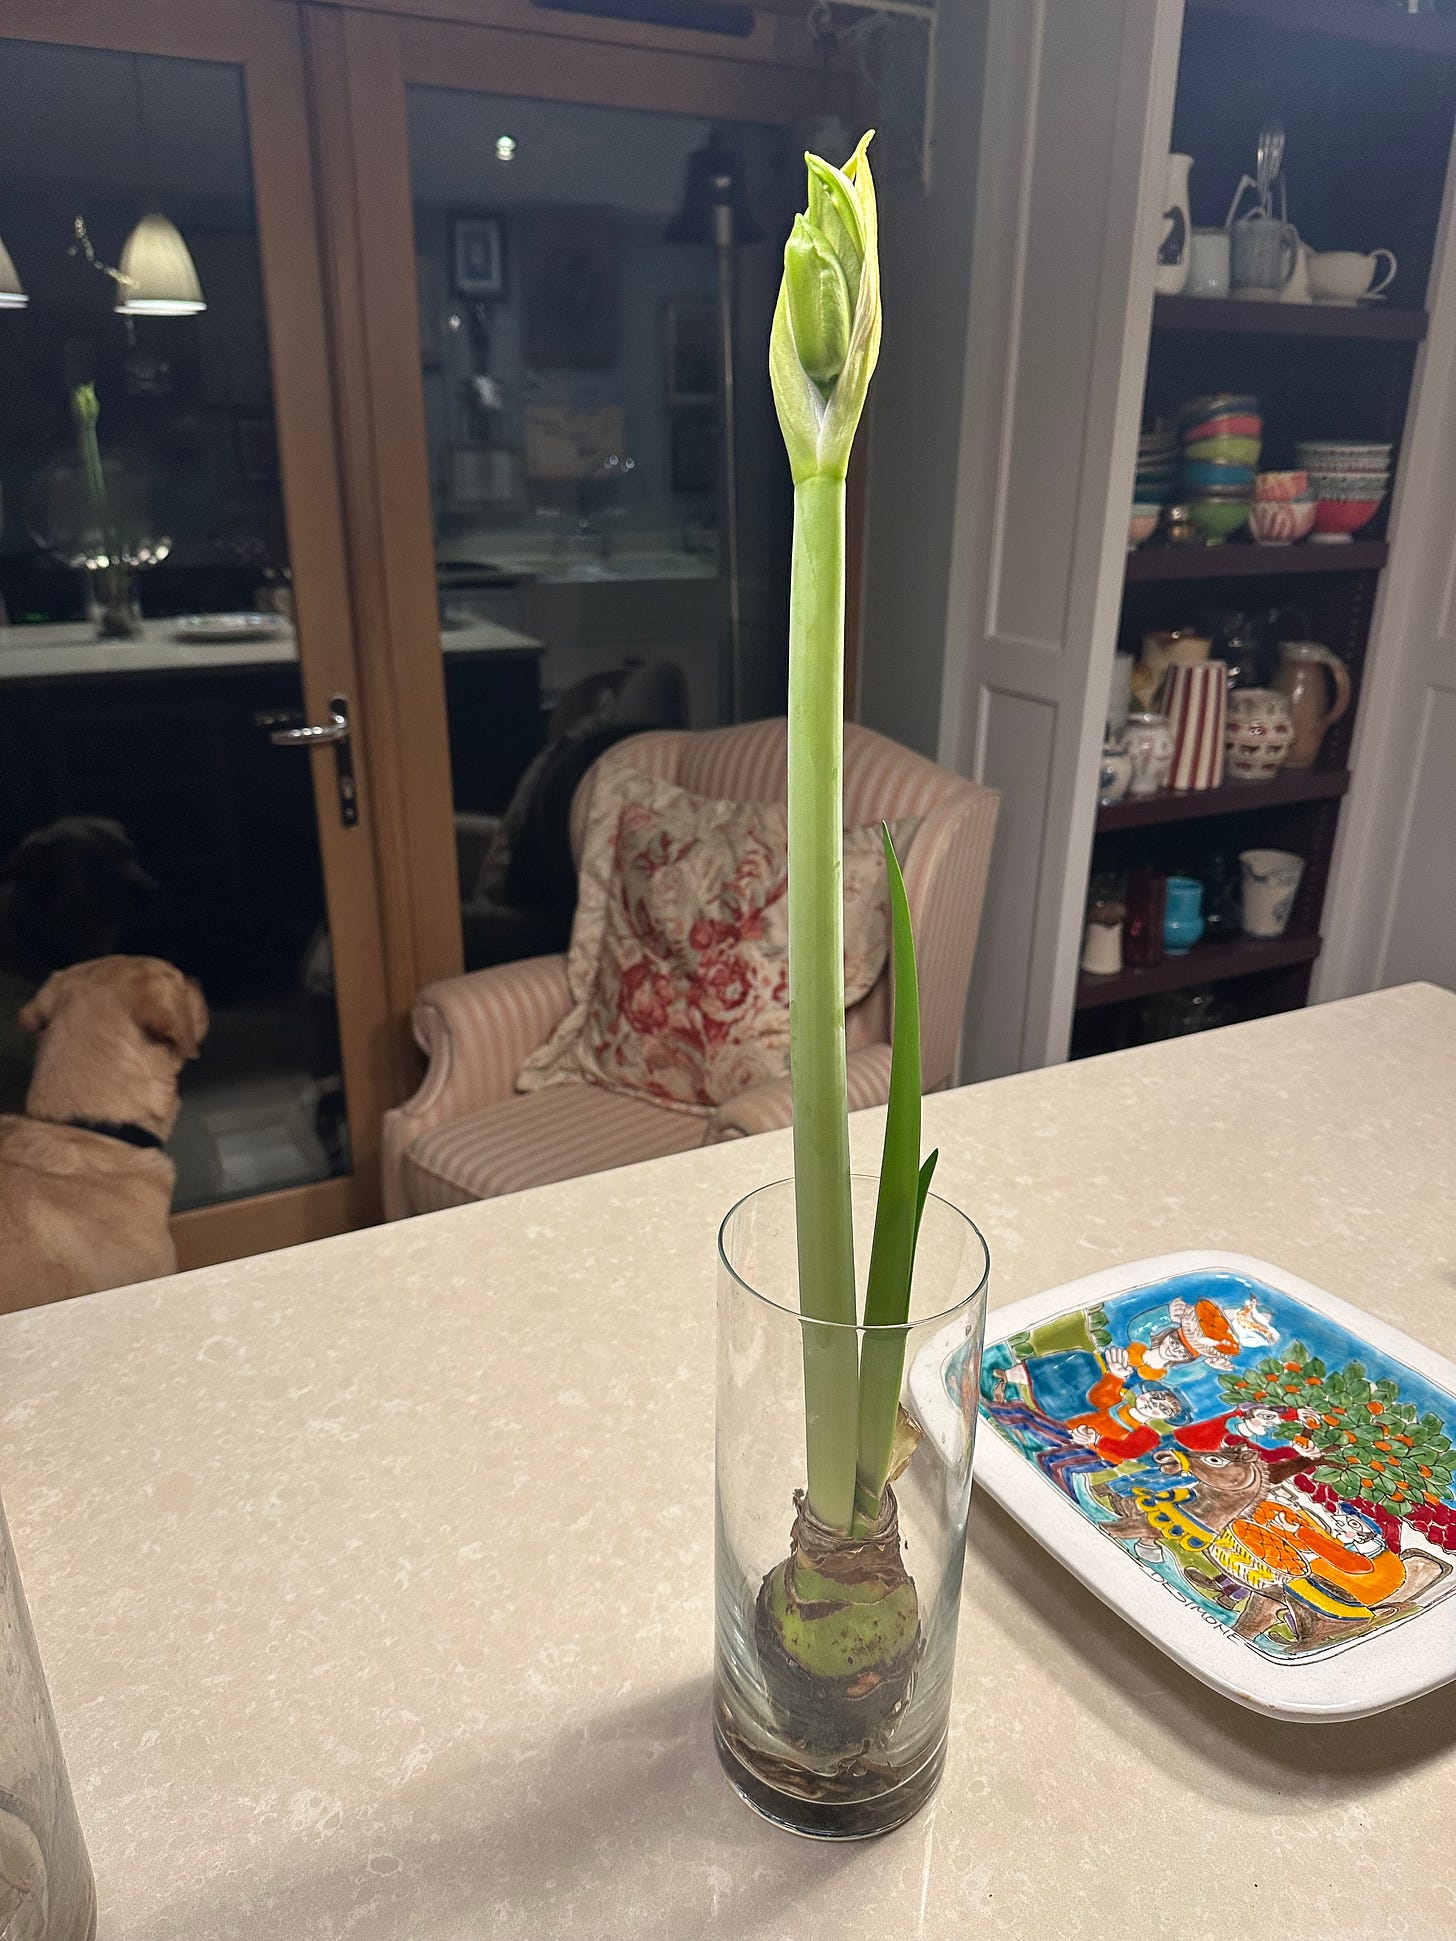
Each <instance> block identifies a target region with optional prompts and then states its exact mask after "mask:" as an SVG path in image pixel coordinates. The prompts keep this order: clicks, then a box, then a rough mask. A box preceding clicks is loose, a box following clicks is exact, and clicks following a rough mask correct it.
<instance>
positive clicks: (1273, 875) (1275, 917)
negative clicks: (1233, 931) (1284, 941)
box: [1239, 849, 1304, 937]
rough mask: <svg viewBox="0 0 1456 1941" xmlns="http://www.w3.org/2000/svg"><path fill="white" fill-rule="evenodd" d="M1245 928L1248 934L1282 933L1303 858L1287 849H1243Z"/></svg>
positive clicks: (1300, 874)
mask: <svg viewBox="0 0 1456 1941" xmlns="http://www.w3.org/2000/svg"><path fill="white" fill-rule="evenodd" d="M1239 862H1240V863H1241V864H1242V866H1243V872H1244V878H1243V914H1244V931H1245V933H1246V934H1247V935H1248V936H1250V937H1282V936H1283V935H1284V932H1285V929H1286V928H1287V926H1288V923H1289V918H1290V913H1291V912H1292V911H1293V909H1294V899H1295V896H1296V895H1297V894H1298V891H1299V885H1300V882H1301V881H1302V879H1303V877H1304V858H1303V857H1302V856H1296V855H1295V854H1294V853H1293V852H1292V851H1291V850H1288V849H1244V850H1241V851H1240V852H1239Z"/></svg>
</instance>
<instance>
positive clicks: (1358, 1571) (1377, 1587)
mask: <svg viewBox="0 0 1456 1941" xmlns="http://www.w3.org/2000/svg"><path fill="white" fill-rule="evenodd" d="M980 1403H981V1408H982V1411H983V1413H984V1414H985V1415H986V1417H987V1419H988V1420H989V1421H990V1422H991V1423H992V1424H993V1425H994V1426H995V1428H996V1429H997V1430H998V1431H999V1432H1000V1434H1001V1435H1002V1436H1003V1437H1004V1438H1005V1439H1006V1440H1007V1441H1008V1442H1010V1443H1011V1444H1012V1445H1013V1447H1015V1448H1016V1449H1017V1450H1018V1451H1019V1452H1020V1454H1021V1455H1022V1456H1023V1457H1025V1459H1026V1460H1027V1462H1028V1463H1031V1464H1033V1465H1034V1466H1035V1467H1036V1469H1037V1470H1039V1471H1040V1473H1041V1474H1042V1475H1043V1476H1044V1477H1045V1478H1046V1480H1047V1481H1048V1482H1049V1483H1050V1484H1052V1485H1054V1486H1055V1487H1056V1488H1057V1489H1058V1490H1060V1491H1061V1492H1063V1494H1065V1495H1066V1496H1068V1497H1070V1498H1071V1500H1072V1501H1073V1503H1075V1504H1076V1506H1077V1508H1078V1509H1079V1510H1080V1511H1081V1513H1082V1515H1083V1516H1084V1517H1086V1518H1087V1519H1088V1521H1089V1522H1091V1523H1093V1524H1095V1525H1096V1526H1097V1528H1098V1529H1099V1530H1100V1531H1101V1533H1102V1535H1103V1536H1105V1537H1107V1538H1108V1539H1110V1540H1111V1541H1112V1542H1114V1543H1117V1544H1119V1545H1120V1546H1122V1547H1123V1548H1125V1549H1126V1550H1127V1551H1129V1553H1130V1554H1131V1555H1132V1557H1133V1558H1134V1560H1135V1561H1136V1562H1137V1563H1138V1564H1140V1565H1141V1566H1142V1568H1143V1569H1144V1570H1145V1571H1146V1572H1148V1573H1150V1574H1151V1575H1153V1576H1156V1577H1158V1578H1160V1579H1161V1580H1162V1582H1163V1583H1164V1584H1165V1585H1166V1587H1167V1588H1168V1589H1169V1590H1170V1591H1171V1592H1173V1593H1174V1594H1175V1595H1176V1596H1178V1597H1179V1598H1180V1599H1182V1600H1183V1601H1184V1602H1187V1603H1192V1604H1193V1605H1195V1607H1197V1608H1198V1609H1200V1610H1201V1611H1202V1612H1203V1613H1204V1615H1205V1616H1206V1617H1208V1618H1210V1619H1211V1620H1212V1621H1213V1622H1215V1623H1218V1624H1220V1625H1222V1626H1223V1627H1224V1628H1225V1629H1226V1630H1227V1631H1228V1632H1229V1634H1230V1635H1231V1636H1232V1637H1233V1638H1236V1639H1239V1640H1241V1641H1243V1642H1244V1643H1246V1644H1248V1645H1250V1646H1252V1647H1254V1648H1255V1649H1257V1650H1259V1651H1260V1652H1261V1653H1263V1654H1265V1655H1267V1656H1269V1657H1271V1658H1273V1659H1276V1660H1285V1661H1295V1660H1300V1659H1307V1658H1310V1657H1313V1656H1316V1655H1324V1654H1327V1653H1329V1652H1331V1651H1336V1650H1340V1649H1342V1648H1344V1647H1346V1646H1348V1645H1351V1644H1353V1643H1355V1642H1357V1641H1358V1640H1359V1639H1361V1638H1363V1637H1367V1636H1370V1635H1372V1634H1373V1633H1375V1632H1377V1631H1380V1630H1384V1629H1386V1628H1387V1627H1389V1626H1390V1625H1392V1624H1397V1623H1402V1622H1404V1621H1407V1620H1409V1619H1411V1618H1413V1617H1415V1616H1417V1615H1418V1614H1419V1613H1420V1612H1421V1611H1422V1610H1426V1609H1429V1608H1431V1607H1432V1606H1433V1605H1435V1604H1437V1603H1439V1602H1441V1601H1443V1600H1444V1598H1445V1597H1446V1596H1448V1595H1449V1594H1451V1592H1452V1591H1456V1564H1453V1561H1452V1557H1453V1553H1456V1498H1453V1495H1452V1482H1453V1474H1456V1445H1453V1436H1452V1431H1453V1427H1456V1398H1453V1397H1452V1396H1451V1395H1449V1394H1447V1393H1446V1392H1445V1391H1444V1390H1442V1389H1441V1388H1439V1387H1437V1386H1436V1385H1435V1384H1434V1383H1432V1382H1430V1381H1428V1380H1427V1379H1426V1378H1425V1377H1424V1376H1422V1375H1420V1374H1418V1373H1417V1372H1416V1371H1415V1370H1413V1369H1410V1368H1407V1367H1405V1366H1403V1365H1402V1364H1400V1363H1398V1362H1395V1361H1394V1360H1392V1359H1390V1358H1389V1357H1386V1356H1385V1355H1383V1354H1381V1353H1380V1352H1379V1351H1378V1350H1376V1349H1373V1348H1372V1347H1370V1346H1369V1344H1367V1343H1365V1342H1363V1341H1361V1340H1360V1339H1359V1338H1358V1337H1357V1336H1355V1335H1353V1334H1351V1333H1349V1331H1348V1330H1347V1329H1345V1328H1343V1327H1341V1326H1340V1325H1339V1324H1338V1323H1337V1322H1335V1321H1334V1320H1332V1319H1331V1318H1329V1317H1327V1316H1325V1315H1321V1314H1316V1313H1315V1312H1314V1311H1313V1310H1311V1309H1309V1308H1307V1307H1305V1306H1304V1305H1303V1304H1302V1303H1301V1302H1298V1301H1296V1300H1294V1299H1293V1298H1291V1297H1290V1296H1289V1295H1287V1294H1284V1293H1282V1292H1279V1291H1277V1290H1275V1289H1273V1288H1270V1287H1266V1286H1264V1285H1262V1284H1259V1283H1255V1282H1252V1281H1250V1280H1248V1279H1245V1278H1243V1277H1240V1276H1236V1275H1232V1274H1228V1273H1219V1272H1206V1273H1198V1274H1185V1275H1180V1276H1176V1277H1174V1278H1173V1279H1170V1280H1168V1281H1165V1282H1162V1283H1160V1284H1157V1285H1154V1286H1145V1287H1141V1288H1136V1289H1132V1290H1130V1291H1129V1292H1127V1293H1124V1294H1120V1295H1117V1296H1116V1297H1114V1298H1113V1299H1110V1300H1107V1301H1105V1302H1100V1303H1098V1304H1096V1305H1095V1306H1092V1307H1088V1308H1081V1309H1077V1310H1074V1311H1073V1312H1071V1313H1069V1314H1064V1315H1059V1316H1056V1317H1055V1318H1053V1319H1051V1320H1048V1321H1044V1322H1039V1323H1038V1324H1037V1325H1036V1326H1034V1327H1032V1328H1030V1329H1028V1330H1023V1331H1022V1332H1021V1333H1019V1334H1016V1335H1013V1336H1012V1337H1011V1338H1010V1339H1009V1340H1007V1341H1004V1342H1000V1343H998V1344H996V1345H995V1346H993V1347H991V1348H989V1349H988V1350H987V1351H986V1357H985V1361H984V1364H983V1367H982V1370H981V1380H980Z"/></svg>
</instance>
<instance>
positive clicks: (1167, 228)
mask: <svg viewBox="0 0 1456 1941" xmlns="http://www.w3.org/2000/svg"><path fill="white" fill-rule="evenodd" d="M1192 167H1193V157H1192V156H1191V155H1170V156H1169V157H1168V159H1167V162H1166V163H1165V164H1164V169H1163V233H1162V237H1161V239H1160V241H1159V243H1158V266H1157V269H1156V270H1155V271H1154V274H1153V287H1154V288H1155V289H1156V291H1157V293H1158V295H1159V296H1160V297H1176V296H1181V295H1182V294H1183V291H1184V289H1185V288H1186V287H1187V284H1188V256H1189V248H1188V245H1189V237H1190V229H1189V218H1188V172H1189V170H1190V169H1191V168H1192Z"/></svg>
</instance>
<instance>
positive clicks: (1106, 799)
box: [1097, 741, 1132, 809]
mask: <svg viewBox="0 0 1456 1941" xmlns="http://www.w3.org/2000/svg"><path fill="white" fill-rule="evenodd" d="M1131 781H1132V756H1131V755H1129V754H1128V752H1127V750H1126V749H1125V748H1124V747H1122V746H1121V744H1120V743H1118V742H1116V741H1107V742H1104V743H1103V746H1102V763H1101V766H1100V767H1099V769H1098V771H1097V800H1098V803H1099V804H1100V805H1101V807H1102V808H1104V809H1110V808H1111V807H1112V805H1113V803H1114V802H1120V801H1121V800H1122V798H1123V797H1124V796H1125V795H1126V794H1127V790H1128V784H1129V783H1130V782H1131Z"/></svg>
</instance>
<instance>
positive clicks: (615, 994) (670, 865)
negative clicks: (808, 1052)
mask: <svg viewBox="0 0 1456 1941" xmlns="http://www.w3.org/2000/svg"><path fill="white" fill-rule="evenodd" d="M916 826H917V824H916V819H915V818H905V819H902V820H900V821H898V822H897V823H895V824H894V825H893V830H892V833H893V834H894V837H895V844H896V848H897V849H898V850H899V852H900V854H901V857H902V858H903V856H904V853H905V845H906V844H907V842H908V841H909V839H910V836H911V835H912V833H913V831H914V829H915V827H916ZM787 890H788V812H787V809H786V808H785V805H784V804H783V803H782V802H718V801H710V800H708V799H707V798H705V797H703V796H700V795H692V794H690V793H689V792H688V791H687V790H686V789H680V788H678V787H677V786H676V785H675V784H674V783H671V782H666V781H663V780H662V779H661V778H660V777H657V776H653V775H647V774H644V773H643V772H642V771H641V770H640V769H636V768H633V767H631V766H630V765H629V764H627V763H617V764H613V765H612V766H611V767H610V768H608V769H606V770H604V771H603V773H602V774H601V776H600V778H599V779H598V781H597V784H596V788H595V791H594V794H593V798H592V806H591V820H590V822H589V824H588V828H587V832H586V841H585V844H584V847H583V852H582V863H581V883H580V889H579V892H578V899H577V909H576V921H575V923H574V925H573V927H572V932H571V951H570V956H569V959H568V964H567V976H568V979H569V982H570V985H571V995H572V1008H571V1011H570V1012H569V1014H568V1015H567V1016H566V1018H564V1019H563V1020H562V1022H561V1024H560V1025H559V1026H558V1027H557V1029H556V1031H555V1032H554V1033H553V1035H552V1036H551V1038H550V1039H549V1040H548V1041H547V1043H546V1044H544V1045H543V1046H542V1047H541V1048H540V1049H539V1050H538V1051H535V1052H533V1053H532V1054H531V1056H530V1057H529V1058H528V1059H527V1060H526V1063H525V1064H524V1066H523V1067H522V1068H521V1072H520V1075H519V1077H518V1078H517V1080H516V1085H517V1089H518V1090H520V1091H523V1092H532V1091H536V1090H538V1089H539V1088H540V1087H541V1086H543V1085H552V1084H557V1083H559V1082H561V1081H563V1080H566V1079H583V1078H585V1079H588V1080H590V1081H592V1082H593V1083H595V1084H598V1085H604V1086H606V1087H607V1088H608V1089H609V1090H612V1091H620V1092H630V1093H634V1094H636V1095H637V1096H638V1097H641V1098H646V1099H651V1100H652V1101H653V1102H654V1103H656V1104H658V1105H664V1106H668V1107H670V1108H672V1109H673V1110H676V1111H684V1112H709V1111H711V1110H712V1108H713V1107H714V1106H717V1105H722V1104H725V1103H726V1102H727V1101H728V1100H730V1099H733V1098H736V1097H737V1096H738V1095H739V1093H741V1092H744V1091H747V1090H748V1089H749V1087H750V1086H754V1085H761V1084H764V1083H766V1082H767V1081H768V1080H770V1079H778V1078H783V1077H784V1076H785V1075H786V1074H787V1072H788V1069H789V985H788V927H789V924H788V896H787ZM889 929H890V917H889V901H888V896H887V893H886V888H885V865H884V852H883V850H882V848H881V844H880V832H879V829H878V827H877V826H876V827H872V828H863V829H851V830H847V831H846V832H845V838H844V932H845V935H844V981H845V1003H846V1005H847V1006H849V1005H854V1004H857V1003H858V1002H859V1001H860V1000H861V999H862V998H864V997H866V996H867V995H868V994H869V992H870V991H871V990H873V988H874V986H875V984H876V983H877V982H878V981H879V979H880V977H881V975H882V974H883V972H884V969H885V963H886V958H887V956H888V952H889Z"/></svg>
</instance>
